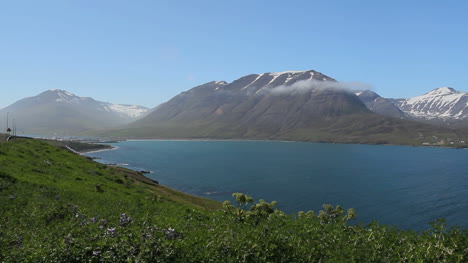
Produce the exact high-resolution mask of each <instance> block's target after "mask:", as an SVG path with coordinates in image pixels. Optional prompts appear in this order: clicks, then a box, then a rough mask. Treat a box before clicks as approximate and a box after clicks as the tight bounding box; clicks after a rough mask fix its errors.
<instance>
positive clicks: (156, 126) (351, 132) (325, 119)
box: [107, 70, 459, 144]
mask: <svg viewBox="0 0 468 263" xmlns="http://www.w3.org/2000/svg"><path fill="white" fill-rule="evenodd" d="M107 134H109V133H107ZM110 134H112V135H114V136H125V137H135V138H212V139H272V140H300V141H323V142H346V143H352V142H353V143H399V144H414V143H416V144H420V143H422V142H424V141H426V140H428V139H427V138H430V137H431V136H434V135H435V134H438V136H450V138H458V137H459V136H458V135H457V134H454V133H453V132H452V131H451V130H448V129H443V128H438V127H434V126H430V125H424V124H420V123H415V122H411V121H405V120H398V119H394V118H388V117H384V116H381V115H377V114H375V113H372V112H371V111H370V110H369V109H368V108H367V107H366V105H365V104H364V103H363V102H362V101H361V99H359V98H358V97H357V96H356V95H355V94H354V93H353V92H351V91H350V90H347V89H343V88H342V85H341V84H340V83H338V82H336V81H335V80H334V79H332V78H330V77H328V76H325V75H323V74H322V73H319V72H316V71H313V70H309V71H286V72H277V73H264V74H252V75H247V76H244V77H241V78H239V79H237V80H235V81H233V82H232V83H226V82H224V81H212V82H209V83H206V84H203V85H200V86H197V87H195V88H193V89H191V90H189V91H186V92H182V93H181V94H179V95H177V96H175V97H174V98H172V99H171V100H169V101H168V102H166V103H163V104H161V105H160V106H158V108H157V109H155V110H153V111H152V112H151V113H149V114H148V115H147V116H145V117H143V118H141V119H139V120H137V121H135V122H133V123H131V124H130V125H129V126H128V127H127V128H125V129H119V130H114V131H112V132H111V133H110Z"/></svg>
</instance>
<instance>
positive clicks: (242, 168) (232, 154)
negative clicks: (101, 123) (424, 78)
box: [88, 141, 468, 230]
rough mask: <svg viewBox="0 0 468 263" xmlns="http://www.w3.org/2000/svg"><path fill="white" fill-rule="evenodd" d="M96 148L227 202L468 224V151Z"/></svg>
mask: <svg viewBox="0 0 468 263" xmlns="http://www.w3.org/2000/svg"><path fill="white" fill-rule="evenodd" d="M113 145H114V146H118V149H115V150H111V151H101V152H94V153H89V154H88V155H89V156H95V157H100V158H102V159H100V160H99V161H101V162H104V163H118V164H126V165H127V166H126V167H128V168H131V169H136V170H150V171H152V172H153V173H151V174H148V175H147V176H148V177H150V178H152V179H154V180H157V181H159V183H161V184H164V185H167V186H169V187H172V188H175V189H178V190H181V191H183V192H187V193H191V194H194V195H198V196H202V197H206V198H211V199H215V200H219V201H224V200H232V197H231V194H232V193H233V192H242V193H247V194H249V195H251V196H253V197H254V199H255V200H258V199H265V200H266V201H268V202H269V201H273V200H275V201H278V202H279V208H280V209H281V210H283V211H285V212H287V213H296V212H298V211H308V210H314V211H318V210H320V209H321V208H322V204H325V203H329V204H333V205H337V204H338V205H341V206H343V207H344V208H351V207H352V208H355V209H356V211H357V214H358V218H357V221H359V222H363V223H369V222H370V221H371V220H377V221H378V222H380V223H385V224H394V225H398V226H399V227H402V228H405V229H413V230H421V229H427V228H428V227H429V225H428V223H429V222H430V221H433V220H435V219H437V218H441V217H443V218H445V219H446V220H447V223H448V225H458V226H461V227H463V228H467V227H468V150H462V149H445V148H429V147H427V148H426V147H405V146H376V145H351V144H317V143H300V142H271V141H125V142H120V143H116V144H113Z"/></svg>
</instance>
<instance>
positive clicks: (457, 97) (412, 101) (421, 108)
mask: <svg viewBox="0 0 468 263" xmlns="http://www.w3.org/2000/svg"><path fill="white" fill-rule="evenodd" d="M393 103H394V104H395V105H397V106H398V107H399V108H400V109H401V110H402V111H403V112H405V113H406V114H408V115H409V116H411V117H413V118H419V119H426V120H434V119H440V120H465V119H468V93H467V92H461V91H457V90H454V89H453V88H449V87H442V88H437V89H434V90H431V91H430V92H428V93H426V94H424V95H421V96H417V97H412V98H408V99H395V100H393Z"/></svg>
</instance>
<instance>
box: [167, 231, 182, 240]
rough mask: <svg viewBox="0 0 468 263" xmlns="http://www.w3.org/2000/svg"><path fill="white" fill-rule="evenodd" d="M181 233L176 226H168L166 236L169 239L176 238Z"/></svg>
mask: <svg viewBox="0 0 468 263" xmlns="http://www.w3.org/2000/svg"><path fill="white" fill-rule="evenodd" d="M179 236H180V235H179V234H178V233H177V232H176V231H175V229H174V228H168V229H166V238H167V239H176V238H178V237H179Z"/></svg>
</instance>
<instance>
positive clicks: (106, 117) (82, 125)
mask: <svg viewBox="0 0 468 263" xmlns="http://www.w3.org/2000/svg"><path fill="white" fill-rule="evenodd" d="M147 111H148V109H147V108H145V107H143V106H137V105H122V104H112V103H108V102H101V101H96V100H94V99H92V98H87V97H79V96H76V95H74V94H72V93H69V92H67V91H64V90H48V91H45V92H43V93H41V94H39V95H37V96H34V97H29V98H25V99H22V100H19V101H17V102H15V103H13V104H12V105H10V106H8V107H6V108H4V109H2V110H0V114H1V115H6V113H7V112H9V113H10V117H11V119H13V118H14V119H15V120H16V126H17V129H18V131H19V132H24V133H32V134H55V133H57V134H66V135H76V134H79V133H80V132H82V131H85V130H89V129H99V128H110V127H115V126H118V125H123V124H126V123H129V122H131V121H134V120H136V119H137V118H138V117H141V116H142V115H143V114H145V113H146V112H147ZM10 124H11V123H10ZM1 125H3V126H0V127H3V128H2V130H4V125H5V124H4V123H2V124H1ZM10 126H11V125H10Z"/></svg>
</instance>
